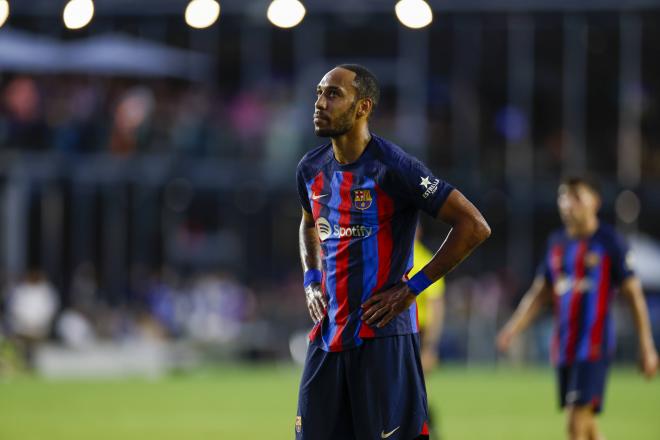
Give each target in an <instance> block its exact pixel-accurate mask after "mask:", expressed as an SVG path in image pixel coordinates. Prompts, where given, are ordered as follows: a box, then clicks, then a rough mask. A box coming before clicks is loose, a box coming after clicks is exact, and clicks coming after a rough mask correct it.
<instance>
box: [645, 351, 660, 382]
mask: <svg viewBox="0 0 660 440" xmlns="http://www.w3.org/2000/svg"><path fill="white" fill-rule="evenodd" d="M641 355H642V359H641V361H642V362H641V363H642V365H641V366H642V372H643V373H644V376H646V378H647V379H653V376H655V373H656V372H657V371H658V352H657V351H655V347H647V348H646V349H642V353H641Z"/></svg>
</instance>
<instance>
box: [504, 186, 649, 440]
mask: <svg viewBox="0 0 660 440" xmlns="http://www.w3.org/2000/svg"><path fill="white" fill-rule="evenodd" d="M557 205H558V207H559V214H560V216H561V220H562V222H563V223H564V228H563V229H562V230H560V231H557V232H555V233H554V234H552V235H551V236H550V239H549V241H548V249H547V252H546V255H545V257H544V258H543V260H542V262H541V264H540V266H539V270H538V274H537V276H536V278H535V280H534V282H533V284H532V286H531V287H530V289H529V290H528V291H527V293H526V294H525V296H524V297H523V299H522V301H521V302H520V305H518V308H517V309H516V311H515V313H514V314H513V316H512V318H511V319H510V320H509V322H508V323H507V324H506V325H505V326H504V328H503V329H502V330H501V332H500V334H499V335H498V338H497V345H498V347H499V349H500V350H502V351H506V350H507V349H508V348H509V346H510V345H511V341H512V339H513V338H514V336H515V335H517V334H518V333H520V332H521V331H522V330H523V329H525V328H526V327H527V326H528V325H529V324H530V322H532V320H533V319H534V318H535V317H536V316H537V315H538V314H539V312H540V311H541V310H542V308H543V307H544V306H545V305H549V304H551V303H552V304H553V305H554V311H555V315H554V316H555V334H554V337H553V341H552V358H553V362H554V363H555V365H556V366H557V378H558V385H559V393H560V394H559V397H560V404H561V406H562V408H566V414H567V430H568V438H569V439H570V440H601V439H603V437H602V436H601V435H600V433H599V431H598V427H597V424H596V418H595V414H597V413H599V412H600V411H601V408H602V404H603V397H604V391H605V381H606V376H607V369H608V366H609V362H610V359H611V356H612V354H613V350H614V328H613V323H612V317H611V315H610V304H611V301H612V298H613V295H614V292H615V289H617V288H618V289H619V290H620V292H621V293H622V294H623V295H624V296H625V297H626V298H627V299H628V300H629V301H630V304H631V306H632V310H633V314H634V317H635V324H636V327H637V333H638V336H639V347H640V353H641V366H642V370H643V372H644V374H645V375H646V377H648V378H651V377H653V376H654V375H655V373H656V370H657V367H658V355H657V352H656V349H655V346H654V343H653V336H652V335H651V329H650V325H649V318H648V310H647V307H646V302H645V300H644V294H643V292H642V288H641V285H640V282H639V280H638V278H637V277H636V276H635V275H634V272H633V270H632V268H631V266H630V255H629V251H628V247H627V245H626V243H625V242H624V240H623V239H622V238H621V236H620V235H619V234H617V233H616V231H615V230H614V229H613V228H612V227H611V226H609V225H606V224H603V223H602V222H600V221H599V219H598V216H597V214H598V209H599V208H600V194H599V191H598V189H597V186H596V185H595V184H594V183H592V182H590V181H589V180H587V179H583V178H569V179H566V180H564V181H563V182H562V183H561V184H560V185H559V190H558V196H557Z"/></svg>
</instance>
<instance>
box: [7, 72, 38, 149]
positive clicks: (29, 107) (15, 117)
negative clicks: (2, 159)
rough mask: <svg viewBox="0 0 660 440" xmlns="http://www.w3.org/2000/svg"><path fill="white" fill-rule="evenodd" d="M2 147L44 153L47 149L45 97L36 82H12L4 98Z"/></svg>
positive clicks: (18, 79) (20, 79)
mask: <svg viewBox="0 0 660 440" xmlns="http://www.w3.org/2000/svg"><path fill="white" fill-rule="evenodd" d="M2 103H3V109H2V112H1V113H0V143H1V144H4V145H5V146H11V147H15V148H27V149H30V150H41V149H45V148H47V147H49V145H47V142H48V137H49V131H48V126H47V125H46V121H45V120H44V114H43V109H42V102H41V96H40V94H39V89H38V88H37V84H36V82H35V81H34V80H33V79H32V78H28V77H17V78H14V79H13V80H11V81H10V82H9V83H8V84H7V86H6V88H5V90H4V93H3V96H2Z"/></svg>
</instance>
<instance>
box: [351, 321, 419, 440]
mask: <svg viewBox="0 0 660 440" xmlns="http://www.w3.org/2000/svg"><path fill="white" fill-rule="evenodd" d="M347 378H348V384H349V386H348V390H349V394H350V399H351V408H352V414H353V421H354V426H355V433H356V437H357V439H358V440H372V439H378V438H380V439H390V440H412V439H415V438H417V437H418V436H419V435H420V434H426V435H427V434H428V425H427V422H428V408H427V402H426V387H425V385H424V374H423V372H422V365H421V361H420V356H419V336H418V335H416V334H414V335H400V336H388V337H384V338H375V339H367V340H365V341H364V343H363V345H362V346H361V347H360V348H359V349H357V350H354V351H352V352H350V356H349V357H347Z"/></svg>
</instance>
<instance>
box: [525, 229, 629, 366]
mask: <svg viewBox="0 0 660 440" xmlns="http://www.w3.org/2000/svg"><path fill="white" fill-rule="evenodd" d="M628 254H629V251H628V246H627V245H626V243H625V241H624V240H623V239H622V238H621V236H620V235H619V234H618V233H617V232H616V231H615V230H614V228H612V227H611V226H609V225H605V224H602V223H601V225H600V226H599V228H598V230H597V231H596V232H595V233H594V234H593V235H592V236H591V237H588V238H571V237H569V236H568V235H567V234H566V232H565V231H563V230H561V231H557V232H555V233H554V234H552V235H551V236H550V239H549V241H548V249H547V252H546V253H545V256H544V258H543V261H542V262H541V264H540V266H539V270H538V273H539V274H540V275H542V276H544V277H545V279H546V281H547V282H548V283H550V284H551V285H552V286H553V292H554V295H553V298H554V301H553V302H554V317H555V332H554V336H553V342H552V360H553V362H554V363H555V364H557V365H570V364H573V363H574V362H578V361H596V360H599V359H602V358H605V357H609V356H611V355H612V354H613V352H614V342H615V341H614V325H613V322H612V317H611V314H610V305H611V303H612V298H613V296H614V292H615V290H616V288H618V287H619V286H620V285H621V283H622V282H623V281H624V280H625V279H626V278H628V277H629V276H632V275H633V270H632V268H631V267H630V264H629V263H630V261H629V260H630V257H629V255H628Z"/></svg>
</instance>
